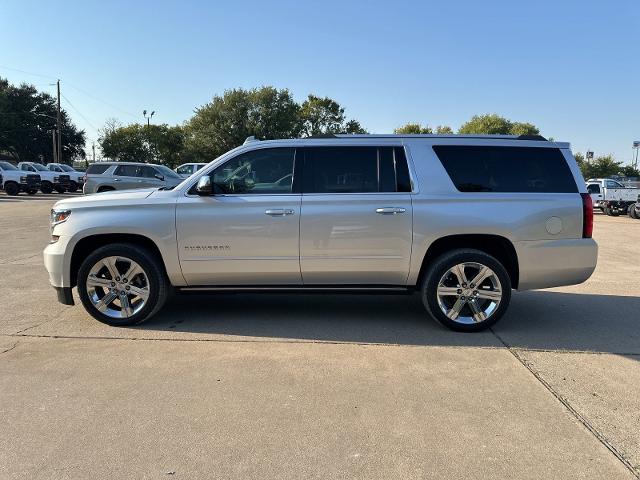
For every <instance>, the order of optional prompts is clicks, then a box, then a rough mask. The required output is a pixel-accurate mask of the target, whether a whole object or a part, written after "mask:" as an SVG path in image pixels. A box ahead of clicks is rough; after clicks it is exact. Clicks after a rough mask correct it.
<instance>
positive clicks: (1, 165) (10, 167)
mask: <svg viewBox="0 0 640 480" xmlns="http://www.w3.org/2000/svg"><path fill="white" fill-rule="evenodd" d="M0 168H2V169H3V170H18V169H17V168H16V167H15V166H14V165H11V164H10V163H9V162H0Z"/></svg>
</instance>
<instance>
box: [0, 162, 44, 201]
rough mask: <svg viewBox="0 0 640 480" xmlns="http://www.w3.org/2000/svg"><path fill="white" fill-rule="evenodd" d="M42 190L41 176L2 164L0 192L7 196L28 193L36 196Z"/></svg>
mask: <svg viewBox="0 0 640 480" xmlns="http://www.w3.org/2000/svg"><path fill="white" fill-rule="evenodd" d="M39 189H40V175H38V174H35V173H26V172H22V171H20V170H18V169H17V168H16V167H15V166H14V165H12V164H10V163H9V162H0V190H4V191H5V193H6V194H7V195H18V194H19V193H20V192H26V193H28V194H29V195H35V194H36V193H37V192H38V190H39Z"/></svg>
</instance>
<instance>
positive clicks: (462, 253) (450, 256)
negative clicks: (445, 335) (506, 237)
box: [420, 249, 511, 332]
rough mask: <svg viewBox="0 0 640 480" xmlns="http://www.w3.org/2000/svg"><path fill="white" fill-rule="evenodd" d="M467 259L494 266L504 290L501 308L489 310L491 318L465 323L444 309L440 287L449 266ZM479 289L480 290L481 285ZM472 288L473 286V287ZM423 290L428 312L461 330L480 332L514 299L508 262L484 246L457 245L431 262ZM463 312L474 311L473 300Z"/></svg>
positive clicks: (496, 318) (452, 328)
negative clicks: (486, 251) (504, 263)
mask: <svg viewBox="0 0 640 480" xmlns="http://www.w3.org/2000/svg"><path fill="white" fill-rule="evenodd" d="M467 262H468V263H471V262H473V263H478V264H481V265H484V266H487V267H489V268H490V269H491V270H493V272H494V273H495V275H496V277H497V278H498V280H499V281H500V287H501V292H502V297H501V299H500V303H499V304H498V306H497V308H495V310H494V311H493V312H491V313H490V314H489V316H488V318H486V319H485V320H482V321H478V322H475V323H462V320H461V321H456V320H451V319H450V318H449V317H447V315H445V313H444V312H443V311H442V310H441V308H440V305H439V303H438V295H437V290H438V285H439V283H440V279H441V278H442V277H443V276H444V275H445V273H446V272H447V271H448V270H449V269H451V268H452V267H454V266H455V265H458V264H460V263H467ZM454 288H457V287H454ZM476 288H477V286H476ZM477 289H478V290H479V288H477ZM469 290H472V289H471V288H469ZM461 291H463V290H462V289H460V290H459V292H461ZM420 293H421V296H422V303H423V305H424V307H425V309H426V310H427V313H429V315H431V316H432V317H433V318H434V319H436V320H437V321H438V322H440V323H441V324H442V325H444V326H445V327H447V328H449V329H451V330H455V331H458V332H479V331H481V330H485V329H487V328H489V327H491V326H492V325H494V324H495V323H496V322H497V321H498V320H500V318H501V317H502V316H503V315H504V313H505V312H506V310H507V307H508V306H509V302H510V301H511V279H510V277H509V274H508V272H507V270H506V269H505V268H504V266H503V265H502V264H501V263H500V262H499V261H498V260H496V259H495V258H494V257H492V256H491V255H489V254H487V253H485V252H482V251H480V250H473V249H457V250H452V251H450V252H447V253H445V254H443V255H441V256H440V257H438V258H436V259H435V260H434V261H433V262H432V263H431V265H430V266H429V269H428V270H427V272H426V275H425V277H424V280H423V282H422V285H421V287H420ZM453 298H455V297H453ZM480 301H483V300H480ZM484 302H489V300H484ZM462 312H468V313H471V307H470V306H469V303H465V304H464V305H463V307H462V310H461V313H462Z"/></svg>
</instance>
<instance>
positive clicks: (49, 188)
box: [40, 180, 53, 194]
mask: <svg viewBox="0 0 640 480" xmlns="http://www.w3.org/2000/svg"><path fill="white" fill-rule="evenodd" d="M40 191H41V192H42V193H45V194H48V193H51V192H53V184H52V183H51V182H48V181H46V180H45V181H43V182H42V183H41V184H40Z"/></svg>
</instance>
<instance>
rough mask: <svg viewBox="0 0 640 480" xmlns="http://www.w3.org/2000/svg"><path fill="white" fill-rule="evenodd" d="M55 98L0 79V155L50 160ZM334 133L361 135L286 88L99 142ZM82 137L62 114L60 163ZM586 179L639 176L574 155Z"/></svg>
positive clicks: (186, 158)
mask: <svg viewBox="0 0 640 480" xmlns="http://www.w3.org/2000/svg"><path fill="white" fill-rule="evenodd" d="M55 117H56V105H55V99H54V98H53V97H51V96H50V95H49V94H47V93H42V92H38V91H37V90H36V88H35V87H33V86H31V85H27V84H22V85H20V86H17V87H16V86H13V85H11V84H9V82H8V81H7V80H5V79H2V78H0V155H2V156H5V157H8V158H10V159H13V160H15V161H20V160H40V161H43V162H45V163H46V162H50V161H53V159H52V130H54V129H55V126H56V118H55ZM338 133H347V134H354V133H367V131H366V130H365V128H364V127H363V126H362V125H361V124H360V122H358V121H357V120H355V119H353V118H349V117H347V115H346V114H345V109H344V107H343V106H341V105H340V104H339V103H338V102H337V101H335V100H333V99H331V98H329V97H319V96H316V95H311V94H310V95H308V96H307V98H306V99H305V100H304V101H303V102H296V101H295V100H294V98H293V96H292V95H291V93H290V92H289V90H288V89H277V88H274V87H268V86H267V87H261V88H253V89H242V88H237V89H232V90H227V91H225V92H224V93H223V94H222V95H215V96H214V97H213V98H212V100H211V101H210V102H209V103H207V104H205V105H202V106H201V107H198V108H196V109H195V111H194V114H193V116H192V117H191V118H190V119H189V120H187V121H186V122H185V123H184V124H182V125H173V126H171V125H168V124H159V125H145V124H139V123H132V124H129V125H122V124H120V123H119V122H118V121H117V120H109V121H107V122H106V124H105V126H104V127H103V128H102V129H101V131H100V138H99V139H98V143H99V146H100V149H101V150H102V153H103V156H104V157H106V158H110V159H113V160H120V161H134V162H151V163H161V164H164V165H167V166H168V167H171V168H173V167H175V166H177V165H180V164H181V163H187V162H210V161H211V160H212V159H214V158H216V157H218V156H219V155H221V154H222V153H224V152H226V151H228V150H230V149H232V148H235V147H237V146H238V145H241V144H242V142H244V140H245V139H246V138H247V137H250V136H254V137H256V138H258V139H261V140H269V139H275V138H297V137H308V136H313V135H325V134H338ZM394 133H398V134H431V133H435V134H453V133H454V130H453V129H452V128H451V127H450V126H448V125H438V126H436V127H431V126H429V125H422V124H420V123H407V124H405V125H403V126H401V127H398V128H396V129H395V130H394ZM456 133H458V134H493V135H539V134H540V130H539V128H538V127H536V126H535V125H533V124H531V123H526V122H516V121H512V120H509V119H507V118H505V117H502V116H500V115H497V114H485V115H474V116H473V117H472V118H471V119H469V120H468V121H467V122H465V123H463V124H462V125H461V126H460V127H459V128H458V130H457V132H456ZM84 146H85V132H84V131H82V130H79V129H78V128H77V127H76V126H75V125H74V124H73V123H72V122H71V120H70V118H69V116H68V114H67V113H66V111H64V110H62V150H63V156H62V161H63V162H66V163H71V161H72V160H75V159H79V158H84V155H85V153H84ZM575 156H576V160H577V161H578V164H579V165H580V168H581V170H582V173H583V175H584V177H585V178H593V177H608V176H611V175H624V176H640V172H638V171H637V170H635V169H633V168H632V167H630V166H628V165H622V162H617V161H616V160H615V159H614V158H613V157H612V156H611V155H605V156H600V157H597V158H596V159H595V160H593V161H590V162H586V161H585V159H584V156H583V155H582V154H580V153H576V154H575Z"/></svg>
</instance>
